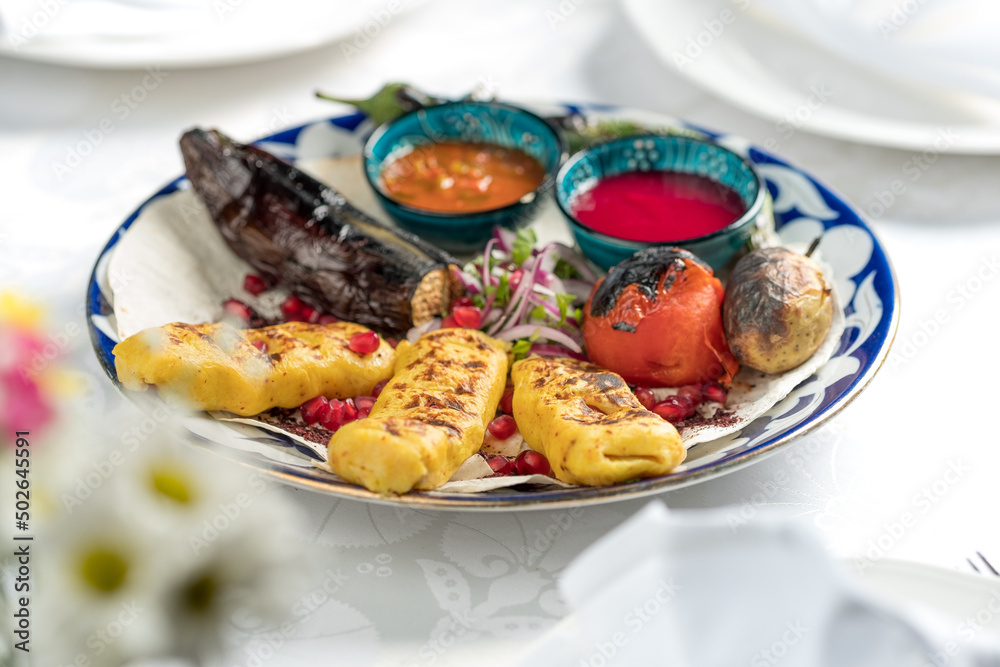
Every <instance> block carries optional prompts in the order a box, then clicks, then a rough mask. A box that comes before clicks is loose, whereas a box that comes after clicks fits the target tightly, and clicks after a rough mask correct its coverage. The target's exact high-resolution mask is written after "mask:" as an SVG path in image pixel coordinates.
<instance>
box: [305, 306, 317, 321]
mask: <svg viewBox="0 0 1000 667" xmlns="http://www.w3.org/2000/svg"><path fill="white" fill-rule="evenodd" d="M302 321H303V322H309V323H311V324H316V323H317V322H319V311H318V310H316V309H315V308H311V307H310V306H303V307H302Z"/></svg>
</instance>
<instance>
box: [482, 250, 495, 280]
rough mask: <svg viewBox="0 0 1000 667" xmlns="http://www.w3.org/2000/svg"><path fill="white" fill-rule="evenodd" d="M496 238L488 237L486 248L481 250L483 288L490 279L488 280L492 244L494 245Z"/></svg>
mask: <svg viewBox="0 0 1000 667" xmlns="http://www.w3.org/2000/svg"><path fill="white" fill-rule="evenodd" d="M496 242H497V241H496V239H490V240H489V243H487V244H486V250H485V252H483V268H482V275H483V289H486V286H487V285H489V284H490V283H491V282H492V281H491V280H490V263H491V261H490V260H492V259H493V246H494V245H496Z"/></svg>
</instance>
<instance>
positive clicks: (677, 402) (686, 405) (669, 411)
mask: <svg viewBox="0 0 1000 667" xmlns="http://www.w3.org/2000/svg"><path fill="white" fill-rule="evenodd" d="M695 407H696V406H695V405H694V404H693V403H692V402H691V401H690V400H689V399H687V398H685V397H683V396H681V395H679V394H678V395H676V396H667V397H666V398H665V399H663V400H662V401H660V402H659V403H657V404H656V405H654V406H653V412H655V413H656V414H658V415H660V416H661V417H663V418H664V419H666V420H667V421H668V422H671V423H673V422H678V421H680V420H682V419H685V418H687V417H690V416H691V415H693V414H694V409H695Z"/></svg>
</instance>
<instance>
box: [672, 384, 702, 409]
mask: <svg viewBox="0 0 1000 667" xmlns="http://www.w3.org/2000/svg"><path fill="white" fill-rule="evenodd" d="M677 395H678V396H683V397H684V398H686V399H688V400H689V401H691V404H692V405H694V406H695V407H698V406H699V405H701V402H702V397H701V387H699V386H698V385H696V384H688V385H684V386H683V387H681V388H680V389H678V390H677Z"/></svg>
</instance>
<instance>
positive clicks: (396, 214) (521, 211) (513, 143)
mask: <svg viewBox="0 0 1000 667" xmlns="http://www.w3.org/2000/svg"><path fill="white" fill-rule="evenodd" d="M435 141H470V142H482V143H487V144H494V145H497V146H504V147H506V148H519V149H520V150H522V151H524V152H525V153H527V154H528V155H530V156H531V157H533V158H535V159H536V160H538V162H539V163H540V164H541V165H542V167H543V168H544V169H545V178H544V179H543V180H542V183H541V185H539V186H538V187H537V188H536V189H535V190H534V191H532V192H529V193H528V194H526V195H524V196H523V197H521V199H519V200H518V201H516V202H514V203H513V204H507V205H505V206H502V207H499V208H495V209H489V210H486V211H481V212H477V213H440V212H436V211H428V210H426V209H421V208H416V207H414V206H410V205H407V204H405V203H402V202H400V201H397V200H395V199H393V198H392V197H391V196H390V195H389V194H388V193H387V192H386V191H385V188H384V185H383V183H382V177H381V174H382V168H383V166H384V165H385V164H386V163H387V162H389V161H391V160H394V159H396V157H398V156H399V155H400V154H401V153H403V152H405V151H408V150H410V149H411V147H412V146H418V145H422V144H428V143H433V142H435ZM565 158H566V148H565V143H564V141H563V138H562V136H561V135H560V134H559V133H558V132H557V131H556V130H555V129H554V128H553V127H552V126H551V125H549V124H548V123H547V122H546V121H545V120H543V119H542V118H540V117H538V116H536V115H535V114H533V113H531V112H529V111H525V110H524V109H520V108H518V107H514V106H510V105H507V104H500V103H497V102H454V103H449V104H442V105H439V106H433V107H427V108H426V109H419V110H417V111H413V112H411V113H408V114H406V115H404V116H400V117H399V118H397V119H396V120H393V121H390V122H388V123H386V124H385V125H382V126H381V127H379V128H378V129H377V130H376V131H375V132H374V134H372V135H371V137H369V139H368V141H367V142H366V143H365V147H364V167H365V175H366V176H367V177H368V182H369V183H370V184H371V186H372V189H374V190H375V194H376V196H377V197H378V200H379V202H380V203H381V204H382V207H383V208H385V210H386V212H387V213H388V214H389V215H390V216H391V217H392V218H393V219H394V220H395V221H396V222H397V224H399V226H400V227H403V228H405V229H408V230H409V231H411V232H413V233H415V234H417V235H419V236H420V237H422V238H424V239H426V240H427V241H430V242H431V243H434V244H437V245H439V246H441V247H443V248H445V249H447V250H451V251H454V252H472V251H476V250H480V249H482V248H483V247H484V246H485V245H486V242H487V241H489V239H490V235H491V233H492V230H493V227H494V226H496V225H500V226H502V227H507V228H510V229H515V228H517V227H519V226H522V225H524V224H526V223H527V222H529V221H530V219H531V216H532V214H533V213H534V212H535V209H536V208H537V207H538V205H539V203H540V202H541V200H542V198H543V196H544V195H545V194H546V193H547V192H548V191H549V190H550V189H551V188H552V185H553V183H554V182H555V177H556V172H557V171H558V170H559V166H560V165H561V164H562V161H563V160H564V159H565Z"/></svg>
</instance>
